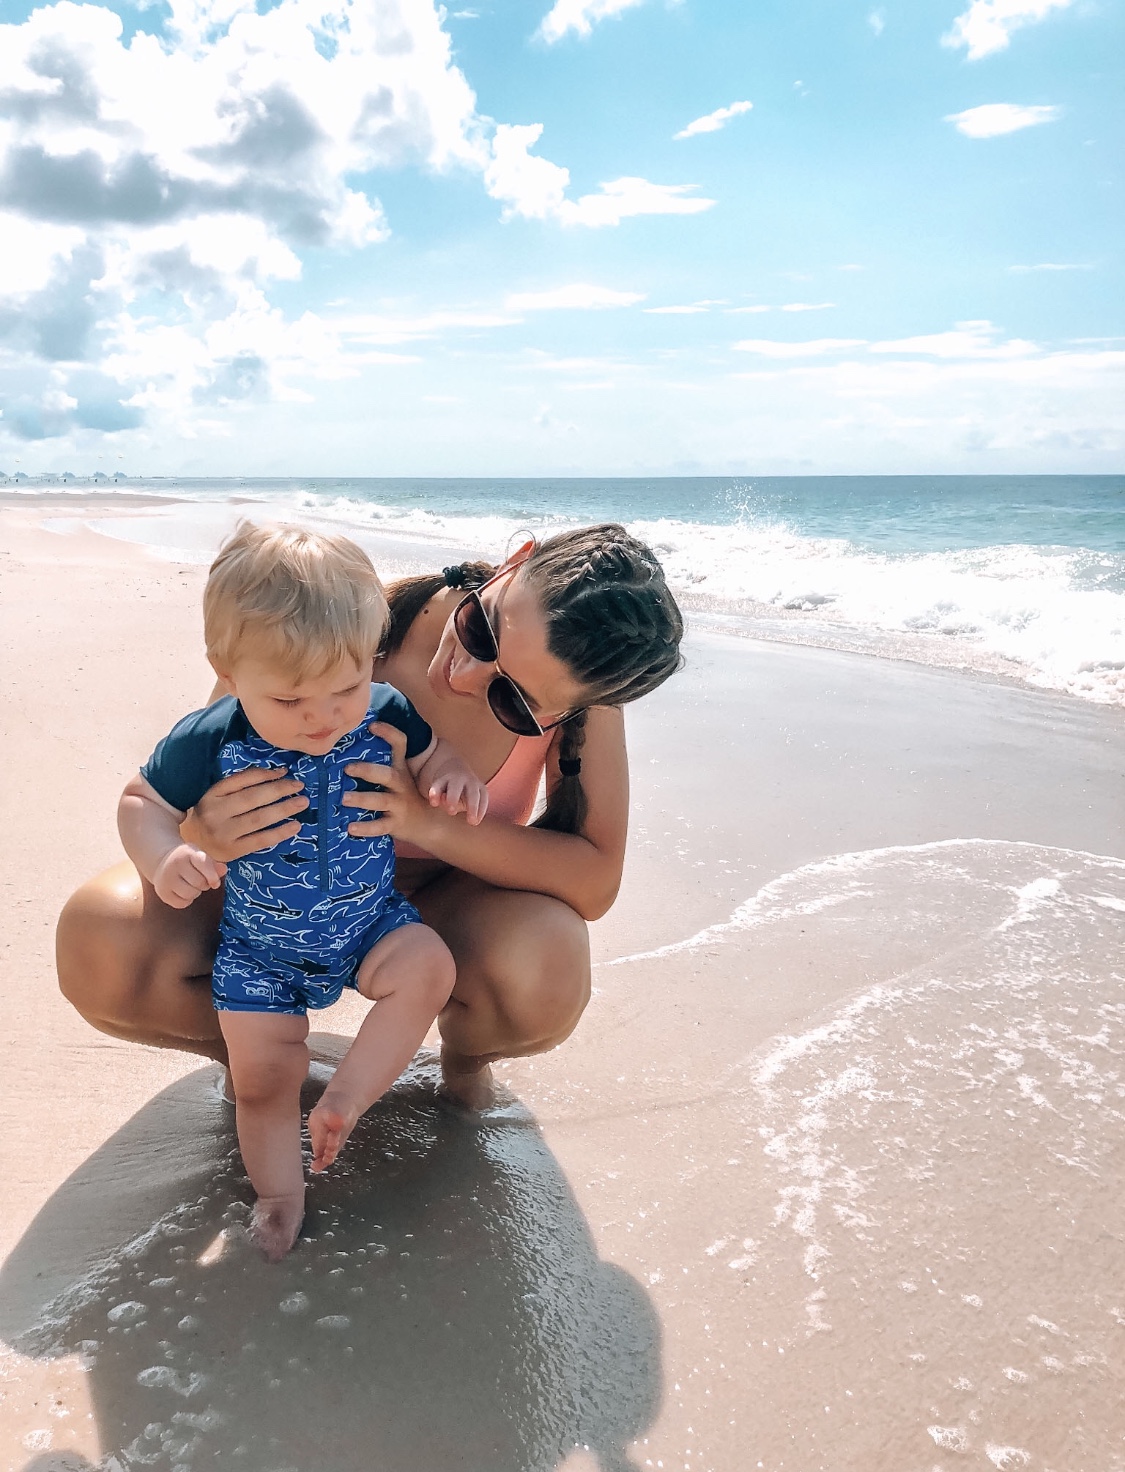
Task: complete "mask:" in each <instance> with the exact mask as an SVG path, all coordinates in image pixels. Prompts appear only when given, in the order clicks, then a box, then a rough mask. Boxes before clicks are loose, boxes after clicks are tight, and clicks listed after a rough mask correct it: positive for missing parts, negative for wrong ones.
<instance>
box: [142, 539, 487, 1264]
mask: <svg viewBox="0 0 1125 1472" xmlns="http://www.w3.org/2000/svg"><path fill="white" fill-rule="evenodd" d="M203 615H204V633H205V637H206V643H207V657H208V659H209V660H210V662H211V665H212V666H213V668H214V670H215V673H216V675H217V676H218V680H219V685H220V686H221V687H222V688H223V689H224V690H226V692H227V694H226V695H225V696H223V697H222V698H220V699H218V700H216V701H215V702H214V703H213V704H212V705H209V706H207V707H206V709H204V710H201V711H196V712H195V713H194V714H193V715H189V716H186V717H185V718H184V719H183V720H182V721H180V722H179V724H178V725H176V726H175V727H174V728H173V730H172V731H171V732H170V734H169V735H168V736H166V737H165V738H164V740H163V741H161V742H160V744H159V745H158V746H157V748H156V750H155V752H154V753H153V755H152V756H151V757H150V759H149V760H148V762H147V763H146V764H145V765H144V766H143V767H142V768H141V770H140V772H139V774H138V775H137V776H136V777H134V778H133V779H132V781H131V782H130V783H129V784H128V786H127V787H126V789H125V792H124V794H123V796H122V798H121V805H120V809H119V815H118V821H119V826H120V830H121V838H122V842H123V843H124V845H125V849H126V852H127V853H128V854H129V857H130V858H131V859H132V860H133V862H134V863H135V864H136V866H137V869H138V870H139V871H140V873H141V874H142V875H144V877H145V878H146V879H148V880H150V881H151V883H152V885H153V887H154V888H155V890H156V893H157V895H158V896H159V897H160V899H161V900H163V901H164V903H165V904H168V905H172V906H175V907H176V908H181V909H182V908H184V907H185V906H187V905H190V904H191V903H192V902H193V901H194V900H195V899H196V898H197V897H198V896H199V894H201V893H202V891H203V890H205V889H214V888H217V887H218V885H219V884H220V883H221V882H222V881H223V878H224V876H225V880H226V889H225V895H224V903H223V915H222V921H221V925H220V940H219V950H218V954H217V955H216V957H215V968H214V973H213V982H212V995H213V1000H214V1004H215V1007H216V1009H217V1011H218V1013H219V1022H220V1026H221V1027H222V1032H223V1037H224V1039H225V1041H226V1045H227V1049H228V1052H229V1056H230V1071H231V1077H232V1080H233V1084H234V1094H235V1110H236V1122H237V1126H238V1142H239V1146H240V1147H241V1150H242V1158H243V1161H244V1163H245V1165H246V1171H247V1174H248V1175H249V1177H250V1181H251V1184H252V1185H253V1187H254V1191H255V1194H256V1197H257V1200H256V1202H255V1206H254V1213H253V1219H252V1223H251V1229H250V1230H251V1237H252V1239H253V1240H254V1241H255V1242H256V1243H257V1245H258V1246H259V1247H261V1248H262V1250H263V1251H264V1252H265V1253H266V1255H267V1256H268V1257H269V1258H270V1259H271V1260H274V1261H276V1260H277V1259H279V1258H281V1257H283V1256H284V1255H285V1253H286V1252H288V1251H289V1249H290V1248H291V1247H292V1245H293V1243H294V1242H295V1241H296V1238H297V1234H298V1232H299V1231H300V1228H301V1221H302V1218H303V1216H304V1194H305V1186H304V1171H303V1168H302V1162H301V1137H300V1131H301V1115H300V1088H301V1084H302V1082H303V1080H304V1078H305V1076H306V1073H307V1070H308V1050H307V1047H306V1044H305V1039H306V1037H307V1035H308V1020H307V1017H306V1011H307V1009H308V1008H309V1007H313V1008H318V1007H328V1006H331V1004H332V1003H333V1002H335V1001H336V1000H337V999H338V998H339V996H340V994H341V992H342V990H343V988H344V987H346V986H347V987H354V988H355V989H356V990H357V991H358V992H359V993H360V994H361V995H362V996H364V997H366V998H367V999H368V1000H369V1001H372V1002H375V1003H377V1005H376V1006H375V1007H374V1008H373V1009H372V1011H371V1012H369V1013H368V1015H367V1017H366V1018H365V1020H364V1022H363V1025H362V1027H361V1028H360V1030H359V1032H358V1034H357V1036H356V1038H355V1040H354V1042H353V1043H352V1045H351V1047H350V1048H349V1050H348V1052H347V1055H346V1056H345V1058H344V1059H343V1061H342V1062H341V1064H340V1066H339V1068H338V1069H337V1071H336V1073H335V1075H334V1077H333V1079H332V1081H331V1083H330V1084H329V1086H328V1088H327V1089H326V1091H325V1093H324V1095H323V1097H322V1098H321V1100H320V1102H319V1103H318V1104H317V1106H316V1108H315V1109H314V1110H313V1111H312V1113H311V1114H310V1116H309V1134H310V1137H311V1139H312V1149H313V1160H312V1166H313V1169H314V1170H315V1171H321V1170H324V1169H326V1168H327V1167H328V1166H329V1165H330V1164H331V1163H332V1161H333V1160H334V1159H335V1158H336V1155H337V1153H338V1152H339V1150H340V1147H341V1145H342V1144H343V1143H344V1141H345V1140H346V1139H347V1137H348V1134H349V1133H350V1131H351V1130H352V1128H353V1126H354V1125H355V1123H356V1121H357V1120H358V1119H359V1117H360V1116H361V1115H362V1114H363V1113H364V1111H365V1110H366V1109H368V1108H369V1107H370V1106H371V1105H372V1104H373V1103H374V1102H375V1100H376V1099H378V1098H379V1097H380V1095H381V1094H383V1092H384V1091H385V1090H386V1089H387V1088H389V1087H390V1085H391V1084H392V1083H393V1082H394V1080H395V1079H396V1078H397V1077H398V1075H399V1074H400V1073H401V1072H402V1070H403V1068H405V1066H406V1065H407V1063H408V1062H409V1061H410V1059H411V1058H412V1057H413V1056H414V1053H415V1051H416V1050H417V1048H418V1046H419V1044H420V1043H421V1041H422V1039H423V1038H424V1036H425V1034H426V1032H427V1030H428V1028H429V1026H430V1024H431V1023H432V1022H433V1020H434V1018H435V1017H436V1016H437V1015H438V1013H439V1012H440V1011H441V1009H442V1008H443V1007H444V1005H445V1003H446V1002H447V1001H448V999H449V994H450V992H451V991H452V989H453V982H454V975H455V973H454V964H453V958H452V956H451V955H450V953H449V951H448V950H447V948H446V946H445V944H444V942H443V941H442V940H441V939H440V937H439V936H438V935H437V934H436V933H435V932H434V931H433V930H431V929H429V927H428V926H425V925H423V924H422V921H421V917H420V916H419V914H418V911H417V910H416V909H415V908H414V906H413V905H412V904H410V902H409V901H408V900H406V899H404V898H403V897H402V895H400V894H398V893H397V892H396V891H395V889H394V867H395V860H394V844H393V841H392V840H391V839H390V838H389V837H386V838H375V839H371V838H354V837H352V836H351V835H350V834H349V832H348V823H349V821H354V820H355V818H356V817H357V816H360V815H357V813H356V811H355V809H348V808H345V807H343V806H342V805H341V803H340V797H341V794H342V792H343V791H346V790H348V789H349V788H351V787H356V786H363V787H365V788H367V789H368V790H371V788H372V784H369V783H361V782H357V781H356V779H354V778H352V777H349V776H347V774H346V768H347V766H348V765H350V764H351V763H353V762H377V763H381V764H383V765H389V763H390V762H391V747H390V745H389V744H388V742H387V741H386V740H385V739H384V738H383V737H382V736H381V735H379V734H378V729H377V728H376V730H375V731H372V729H371V727H372V725H373V723H380V722H381V723H384V726H385V727H396V728H397V729H398V730H399V731H401V732H402V733H403V734H404V735H405V737H406V762H407V766H408V767H409V769H410V772H411V774H412V775H413V777H414V779H415V781H416V782H417V784H418V787H419V789H420V791H421V792H423V793H424V794H426V795H427V796H428V798H429V800H430V801H431V802H433V803H438V804H440V805H441V806H442V807H444V808H445V809H446V810H447V811H448V812H450V813H454V814H456V813H464V814H465V816H466V818H467V819H468V821H469V822H471V823H478V822H479V821H480V819H481V818H482V817H483V815H484V810H485V806H486V804H487V800H488V799H487V792H486V789H485V787H484V784H483V783H482V782H480V780H479V779H478V778H477V777H476V775H475V774H474V773H473V772H472V771H470V770H469V768H468V767H467V766H466V765H465V764H464V763H463V762H462V761H461V760H460V758H459V757H458V756H457V754H456V752H455V751H453V750H452V748H451V747H450V746H449V745H448V743H447V742H444V741H440V740H435V738H434V735H433V732H432V731H431V730H430V727H429V726H428V725H427V724H426V722H425V721H424V720H423V719H422V717H421V716H420V715H419V714H418V712H417V711H416V710H415V709H414V708H413V706H412V705H411V704H410V702H409V701H408V700H407V699H406V698H405V696H403V695H401V694H400V693H399V692H398V691H397V690H394V689H392V688H391V686H389V685H378V684H372V682H371V673H372V660H373V657H374V655H375V652H376V650H377V649H378V647H379V643H380V640H381V639H382V636H383V632H384V630H385V628H386V623H387V619H388V617H389V614H388V610H387V602H386V599H385V598H384V596H383V591H382V588H381V586H380V584H379V580H378V578H377V577H376V575H375V570H374V568H373V567H372V565H371V563H370V561H369V560H368V558H367V556H366V554H365V553H364V552H363V551H362V550H361V549H360V548H359V547H357V546H356V545H355V544H354V543H353V542H350V541H348V540H347V539H346V538H344V537H336V536H321V535H317V534H314V533H312V532H307V531H302V530H299V529H297V528H287V527H279V528H275V529H270V528H263V527H256V526H252V525H251V524H249V523H247V522H243V523H242V524H241V525H240V526H239V528H238V530H237V531H236V532H235V534H234V536H233V537H231V538H230V539H229V540H228V541H227V542H226V543H225V544H224V546H223V548H222V550H221V551H220V553H219V555H218V557H217V558H216V559H215V562H214V564H213V565H212V567H211V572H210V576H209V578H208V582H207V588H206V591H205V593H204V598H203ZM249 767H277V768H282V769H285V770H287V771H288V772H289V773H290V774H291V775H292V776H295V777H296V778H298V779H299V780H300V781H301V782H302V783H303V784H304V790H305V793H306V794H307V796H308V799H309V806H308V808H307V809H306V810H305V811H304V812H303V813H301V814H299V815H298V816H299V818H300V821H301V831H300V832H299V833H298V834H297V835H296V836H295V837H294V838H290V839H284V840H282V841H280V842H278V843H277V844H276V845H275V846H274V847H273V848H271V849H268V850H266V851H265V852H263V853H252V854H248V855H247V856H246V857H245V858H241V859H236V860H233V861H232V862H231V863H229V864H227V865H224V864H221V863H218V862H216V861H215V860H213V859H211V858H210V857H209V856H208V855H207V854H206V853H203V852H202V851H201V850H199V849H197V848H194V847H193V846H192V845H191V844H188V843H185V842H184V841H183V839H182V838H181V836H180V830H179V825H180V823H181V822H182V821H183V818H184V815H185V813H186V812H187V810H188V809H189V808H191V807H193V806H194V805H195V803H197V802H198V801H199V799H200V798H201V797H202V796H203V794H204V793H205V792H206V791H207V790H208V789H209V788H210V787H211V786H213V785H214V783H215V782H217V781H218V780H219V779H220V778H221V777H228V776H231V775H232V774H234V773H236V772H241V771H244V770H246V769H247V768H249Z"/></svg>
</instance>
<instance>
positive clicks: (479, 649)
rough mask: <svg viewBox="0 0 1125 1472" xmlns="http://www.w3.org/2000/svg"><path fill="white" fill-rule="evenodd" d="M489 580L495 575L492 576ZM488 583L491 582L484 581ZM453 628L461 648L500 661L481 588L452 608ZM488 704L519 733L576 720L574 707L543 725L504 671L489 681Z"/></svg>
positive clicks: (484, 661) (541, 731) (489, 660)
mask: <svg viewBox="0 0 1125 1472" xmlns="http://www.w3.org/2000/svg"><path fill="white" fill-rule="evenodd" d="M489 581H490V582H493V581H495V579H489ZM484 586H485V587H486V588H487V587H488V583H485V585H484ZM453 632H454V633H455V634H456V635H457V638H458V640H459V642H460V644H461V647H462V649H464V651H465V653H466V654H468V655H469V656H470V657H471V658H472V659H475V660H478V661H479V662H480V663H481V664H494V665H496V666H497V668H499V665H500V645H499V643H498V642H497V638H496V630H495V629H494V628H493V627H492V621H491V619H490V618H489V617H488V612H487V610H486V609H485V606H484V604H483V602H482V601H481V596H480V591H479V590H478V589H474V590H473V591H472V592H471V593H468V594H467V595H466V596H465V597H464V598H462V599H461V602H460V603H458V605H457V607H456V608H455V609H454V611H453ZM488 704H489V708H490V709H491V711H492V714H493V715H494V716H495V717H496V719H497V720H498V721H499V722H500V724H501V725H502V726H506V727H507V729H508V730H509V731H514V732H515V734H516V735H517V736H545V735H546V734H547V732H548V731H553V730H554V729H555V727H556V726H561V725H563V724H564V723H565V722H566V721H569V720H573V718H574V717H575V716H576V715H578V711H576V710H572V711H570V712H569V713H568V714H567V715H565V716H562V717H561V718H560V719H559V720H557V721H552V722H551V723H550V725H548V726H541V725H540V724H539V722H538V721H537V720H536V719H535V717H534V716H533V715H532V713H531V707H530V706H529V705H528V703H527V700H526V699H525V697H524V694H523V692H522V691H521V690H520V688H519V686H518V685H517V684H515V682H514V681H512V680H511V679H509V678H508V676H507V675H506V674H504V673H503V671H501V672H500V673H499V674H498V675H497V676H496V677H495V679H493V680H491V681H490V682H489V685H488Z"/></svg>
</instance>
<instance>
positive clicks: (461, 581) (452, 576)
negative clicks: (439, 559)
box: [441, 563, 465, 588]
mask: <svg viewBox="0 0 1125 1472" xmlns="http://www.w3.org/2000/svg"><path fill="white" fill-rule="evenodd" d="M441 575H442V577H443V578H444V579H445V586H446V587H447V588H463V587H464V586H465V565H464V563H457V565H456V566H454V567H443V568H442V570H441Z"/></svg>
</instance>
